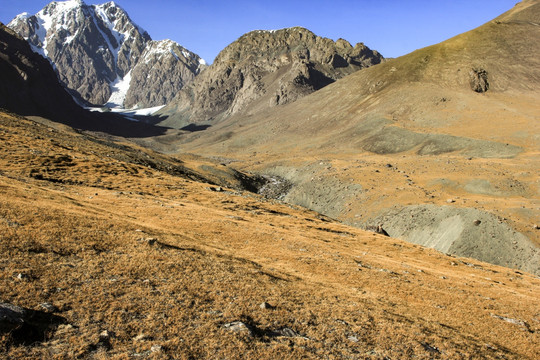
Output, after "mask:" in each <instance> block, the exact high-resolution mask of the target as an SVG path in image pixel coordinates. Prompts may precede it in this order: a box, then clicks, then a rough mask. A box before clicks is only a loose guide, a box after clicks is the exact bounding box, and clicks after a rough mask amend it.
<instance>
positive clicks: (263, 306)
mask: <svg viewBox="0 0 540 360" xmlns="http://www.w3.org/2000/svg"><path fill="white" fill-rule="evenodd" d="M259 307H260V308H261V309H274V308H275V306H272V305H270V304H269V303H267V302H266V301H265V302H263V303H262V304H261V305H259Z"/></svg>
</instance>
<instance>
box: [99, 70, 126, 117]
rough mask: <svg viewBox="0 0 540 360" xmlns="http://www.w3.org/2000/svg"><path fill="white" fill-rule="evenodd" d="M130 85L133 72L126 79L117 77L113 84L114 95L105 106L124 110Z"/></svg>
mask: <svg viewBox="0 0 540 360" xmlns="http://www.w3.org/2000/svg"><path fill="white" fill-rule="evenodd" d="M130 83H131V71H130V72H128V73H127V74H126V76H124V78H120V77H117V78H116V80H115V81H114V82H113V83H111V92H112V94H111V97H110V98H109V100H108V101H107V104H106V105H105V106H107V107H110V108H122V107H123V106H124V100H125V99H126V95H127V92H128V90H129V84H130Z"/></svg>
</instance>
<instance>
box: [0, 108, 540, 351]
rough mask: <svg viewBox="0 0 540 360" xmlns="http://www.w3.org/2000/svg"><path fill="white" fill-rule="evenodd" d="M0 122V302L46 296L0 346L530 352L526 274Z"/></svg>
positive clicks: (56, 133)
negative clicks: (25, 329)
mask: <svg viewBox="0 0 540 360" xmlns="http://www.w3.org/2000/svg"><path fill="white" fill-rule="evenodd" d="M0 138H1V141H2V148H1V150H0V151H1V156H0V169H1V172H0V193H1V197H0V254H1V257H0V301H3V302H9V303H12V304H15V305H18V306H22V307H25V308H27V309H33V310H40V306H39V305H40V304H41V303H44V302H48V303H51V304H53V305H54V306H56V308H57V310H56V311H55V312H54V317H53V316H50V315H48V316H49V317H46V319H47V321H49V322H51V326H50V327H48V328H47V329H46V331H44V332H42V333H39V334H38V335H39V336H40V337H39V338H38V337H36V336H35V335H36V334H20V333H15V334H4V335H2V338H1V341H0V346H1V349H2V351H1V352H0V358H3V359H18V358H28V359H33V358H35V359H41V358H56V359H72V358H93V359H104V358H113V359H128V358H159V359H161V358H174V359H176V358H178V359H189V358H217V359H230V358H253V359H263V358H272V359H276V358H283V359H287V358H289V359H298V358H327V359H334V358H335V359H337V358H340V359H341V358H351V359H362V358H374V359H382V358H385V357H386V358H392V359H396V358H412V357H415V358H420V359H433V358H464V359H469V358H478V359H481V358H493V359H495V358H516V359H517V358H530V359H534V358H538V356H540V340H539V337H538V331H539V330H540V304H539V303H538V299H537V295H538V293H539V290H540V280H539V279H538V278H537V277H534V276H532V275H529V274H526V273H520V272H516V271H512V270H509V269H505V268H501V267H496V266H492V265H488V264H483V263H480V262H477V261H473V260H470V259H461V258H455V257H450V256H446V255H444V254H440V253H437V252H435V251H432V250H429V249H424V248H421V247H419V246H414V245H410V244H407V243H404V242H401V241H398V240H394V239H390V238H385V237H382V236H380V235H376V234H373V233H369V232H364V231H361V230H358V229H355V228H350V227H347V226H344V225H341V224H339V223H336V222H333V221H331V220H329V219H327V218H324V217H321V216H320V215H318V214H317V213H314V212H311V211H307V210H305V209H302V208H296V207H291V206H287V205H284V204H280V203H277V202H273V201H267V200H264V199H262V198H260V197H258V196H255V195H251V194H249V193H241V192H237V191H229V190H227V191H223V192H214V191H209V190H208V187H209V185H208V184H204V183H200V182H196V181H193V180H191V179H189V178H188V176H191V177H194V176H195V175H193V174H194V173H195V171H194V170H192V169H189V168H183V170H182V171H178V172H177V173H176V174H171V171H170V169H169V170H167V167H166V166H165V165H167V166H168V165H171V164H176V165H177V166H184V165H185V164H184V165H182V164H180V163H178V162H177V161H176V160H173V159H168V158H166V157H163V156H161V155H156V154H153V153H151V152H143V153H140V152H139V151H141V150H140V149H137V148H130V147H122V148H119V147H116V148H114V147H110V146H108V145H107V144H105V143H104V142H103V141H97V140H98V139H94V138H92V137H89V136H87V135H82V134H76V133H74V132H72V131H70V130H69V129H67V128H58V129H56V130H51V129H50V128H48V127H46V126H43V125H40V124H37V123H34V122H31V121H28V120H24V119H21V118H17V117H13V116H11V115H7V114H4V115H2V116H1V119H0ZM107 155H109V156H107ZM142 159H146V161H147V163H138V161H139V160H141V161H142ZM151 164H164V166H163V167H161V166H152V165H151ZM149 165H150V166H149ZM192 165H194V166H195V165H196V164H195V160H193V164H192ZM167 171H168V172H167ZM40 175H41V176H40ZM148 239H154V240H155V241H154V240H150V241H149V240H148ZM19 274H22V275H21V276H20V277H21V279H19V278H18V275H19ZM262 302H268V303H269V304H271V305H272V306H274V308H273V309H262V308H260V307H259V305H260V304H261V303H262ZM42 316H45V315H43V314H42ZM505 318H506V319H516V320H519V321H521V323H518V324H514V323H511V322H508V321H505V320H504V319H505ZM235 321H242V322H244V323H245V324H246V325H247V326H248V327H249V328H250V330H249V331H241V332H234V331H231V330H228V329H226V328H225V327H224V325H225V324H228V323H232V322H235ZM520 324H521V325H520ZM104 330H107V331H108V332H109V336H108V338H107V339H105V338H101V340H100V333H102V332H103V331H104ZM30 335H33V336H34V337H30ZM156 346H161V347H160V348H157V347H156ZM152 348H153V349H154V352H152Z"/></svg>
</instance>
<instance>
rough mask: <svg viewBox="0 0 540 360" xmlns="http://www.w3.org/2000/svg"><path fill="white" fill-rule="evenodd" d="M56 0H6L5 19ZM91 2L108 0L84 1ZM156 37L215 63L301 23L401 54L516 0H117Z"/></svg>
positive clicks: (1, 8)
mask: <svg viewBox="0 0 540 360" xmlns="http://www.w3.org/2000/svg"><path fill="white" fill-rule="evenodd" d="M49 2H50V1H46V0H44V1H40V0H0V21H1V22H3V23H6V24H7V23H8V22H9V21H11V19H12V18H13V17H15V16H16V15H17V14H19V13H21V12H28V13H30V14H35V13H36V12H38V11H39V10H41V9H42V8H43V7H44V6H45V5H47V4H48V3H49ZM85 2H86V4H89V5H90V4H99V3H104V2H106V1H104V0H101V1H100V0H95V1H94V0H85ZM115 2H116V3H117V4H119V5H120V6H122V7H123V8H124V9H125V10H126V11H127V13H128V14H129V15H130V17H131V19H132V20H133V21H135V22H136V23H137V24H138V25H140V26H141V27H143V28H144V29H145V30H146V31H148V33H149V34H150V36H151V37H152V39H154V40H162V39H172V40H175V41H177V42H179V43H180V44H181V45H182V46H184V47H186V48H187V49H189V50H191V51H193V52H195V53H197V54H199V55H200V56H201V57H203V58H204V59H205V60H206V61H207V62H209V63H211V62H212V61H213V60H214V58H215V57H216V56H217V54H218V53H219V51H221V50H222V49H223V48H224V47H225V46H227V45H228V44H230V43H231V42H233V41H234V40H236V39H237V38H239V37H240V36H241V35H243V34H244V33H246V32H249V31H251V30H257V29H265V30H271V29H281V28H284V27H291V26H302V27H305V28H308V29H310V30H311V31H313V32H314V33H315V34H317V35H319V36H324V37H328V38H331V39H334V40H337V39H338V38H340V37H341V38H344V39H346V40H348V41H349V42H351V43H352V44H353V45H354V44H355V43H357V42H363V43H365V44H366V45H367V46H369V47H370V48H372V49H375V50H378V51H379V52H380V53H381V54H382V55H383V56H385V57H398V56H401V55H405V54H407V53H409V52H411V51H414V50H416V49H419V48H422V47H425V46H428V45H432V44H436V43H438V42H441V41H443V40H446V39H448V38H450V37H453V36H455V35H458V34H460V33H462V32H465V31H468V30H471V29H473V28H475V27H477V26H480V25H482V24H483V23H485V22H487V21H489V20H491V19H493V18H495V17H497V16H498V15H500V14H502V13H503V12H505V11H507V10H509V9H511V8H512V7H513V6H514V5H515V3H516V2H518V1H517V0H407V1H404V0H333V1H332V0H329V1H321V0H311V1H308V0H299V1H295V0H264V1H260V0H239V1H223V0H221V1H218V0H198V1H196V0H194V1H187V0H150V1H149V0H118V1H115Z"/></svg>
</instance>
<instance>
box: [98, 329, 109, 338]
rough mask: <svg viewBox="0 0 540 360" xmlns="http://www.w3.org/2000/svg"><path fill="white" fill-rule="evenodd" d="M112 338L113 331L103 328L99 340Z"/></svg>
mask: <svg viewBox="0 0 540 360" xmlns="http://www.w3.org/2000/svg"><path fill="white" fill-rule="evenodd" d="M110 338H111V333H110V332H109V331H108V330H103V331H102V332H101V333H100V334H99V341H108V340H109V339H110Z"/></svg>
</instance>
